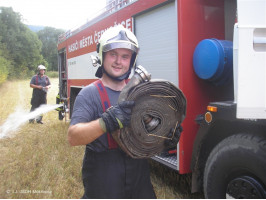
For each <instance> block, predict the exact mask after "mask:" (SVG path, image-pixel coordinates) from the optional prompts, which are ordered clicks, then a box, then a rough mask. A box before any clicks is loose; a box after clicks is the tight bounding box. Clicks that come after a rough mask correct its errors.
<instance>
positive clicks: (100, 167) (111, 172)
mask: <svg viewBox="0 0 266 200" xmlns="http://www.w3.org/2000/svg"><path fill="white" fill-rule="evenodd" d="M82 178H83V185H84V190H85V192H84V196H83V198H84V199H85V198H91V199H96V198H99V199H155V198H156V195H155V193H154V190H153V187H152V184H151V181H150V172H149V164H148V161H147V160H145V159H132V158H131V157H129V156H127V155H126V154H125V153H124V152H122V151H121V150H119V149H113V150H108V151H104V152H101V153H96V152H93V151H86V154H85V158H84V160H83V167H82Z"/></svg>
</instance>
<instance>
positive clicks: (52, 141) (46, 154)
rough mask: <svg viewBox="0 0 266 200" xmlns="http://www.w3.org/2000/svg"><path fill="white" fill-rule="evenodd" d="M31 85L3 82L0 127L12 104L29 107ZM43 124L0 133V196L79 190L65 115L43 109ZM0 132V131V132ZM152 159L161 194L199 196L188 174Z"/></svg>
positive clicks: (78, 157) (76, 194)
mask: <svg viewBox="0 0 266 200" xmlns="http://www.w3.org/2000/svg"><path fill="white" fill-rule="evenodd" d="M51 82H52V88H51V90H50V91H49V93H48V104H55V97H56V95H57V92H58V80H57V79H55V78H54V79H51ZM31 93H32V89H31V88H30V87H29V80H25V81H16V82H7V83H4V84H3V85H2V86H1V87H0V94H1V97H0V99H1V101H0V127H1V125H2V124H3V123H4V122H5V121H6V120H7V117H8V116H9V115H10V114H11V113H13V112H15V111H16V110H17V109H23V110H25V112H28V111H29V109H30V99H31ZM43 121H44V124H43V125H40V124H28V123H25V124H23V125H22V126H21V127H20V128H19V129H18V130H16V131H13V132H9V133H8V134H9V135H10V137H8V138H3V139H0V152H1V153H0V180H1V183H0V198H16V199H21V198H23V199H28V198H31V199H36V198H38V199H43V198H45V199H61V198H64V199H72V198H80V197H81V196H82V194H83V186H82V181H81V166H82V159H83V152H84V147H83V146H80V147H70V146H69V145H68V142H67V129H68V125H69V122H68V121H67V120H63V121H59V120H58V113H57V111H51V112H49V113H46V114H44V119H43ZM0 134H1V132H0ZM150 163H151V172H152V173H151V179H152V183H153V186H154V189H155V192H156V195H157V198H160V199H165V198H167V199H173V198H186V199H187V198H203V196H202V194H193V195H192V194H190V175H182V176H181V175H178V174H177V173H176V172H175V171H172V170H170V169H168V168H165V167H162V166H161V165H159V164H158V163H155V162H154V161H150Z"/></svg>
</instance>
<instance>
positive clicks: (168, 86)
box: [112, 66, 186, 158]
mask: <svg viewBox="0 0 266 200" xmlns="http://www.w3.org/2000/svg"><path fill="white" fill-rule="evenodd" d="M150 77H151V76H150V74H148V72H147V71H146V70H145V69H144V68H143V67H142V66H138V67H137V68H136V70H135V74H134V76H133V77H132V78H131V80H130V81H129V83H128V84H127V85H126V86H125V88H124V89H123V90H122V92H121V94H120V96H119V99H118V102H121V101H124V100H133V101H135V106H134V108H133V110H132V115H131V122H130V126H129V127H125V128H123V129H120V130H117V131H115V132H113V133H112V135H113V138H114V139H115V140H116V142H117V143H118V145H119V146H120V147H121V149H122V150H123V151H125V152H126V153H127V154H128V155H129V156H131V157H132V158H149V157H152V156H154V155H157V154H159V153H160V152H162V151H163V150H164V148H165V147H164V142H165V140H171V139H172V138H171V137H169V136H168V134H169V132H170V130H171V129H172V128H174V129H176V127H177V126H178V124H181V123H182V121H183V120H184V118H185V115H186V99H185V97H184V95H183V93H182V91H181V90H179V89H178V88H177V87H176V86H174V85H173V84H172V83H170V82H168V81H165V80H150Z"/></svg>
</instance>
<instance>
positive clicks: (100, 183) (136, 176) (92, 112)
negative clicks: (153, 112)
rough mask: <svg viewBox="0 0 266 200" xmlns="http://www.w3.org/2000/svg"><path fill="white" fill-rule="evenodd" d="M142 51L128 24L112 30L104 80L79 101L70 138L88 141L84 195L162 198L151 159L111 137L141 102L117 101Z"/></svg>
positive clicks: (104, 48)
mask: <svg viewBox="0 0 266 200" xmlns="http://www.w3.org/2000/svg"><path fill="white" fill-rule="evenodd" d="M138 50H139V47H138V41H137V38H136V37H135V35H134V34H133V33H132V32H130V31H129V30H127V29H125V28H124V27H123V26H117V27H114V28H110V29H108V30H107V31H106V32H105V33H104V34H103V35H102V36H101V39H100V40H99V44H98V45H97V52H98V55H99V60H98V62H99V64H100V65H101V66H100V67H99V68H98V70H97V72H96V76H97V77H99V78H100V79H99V80H98V81H96V82H94V83H92V84H90V85H88V86H87V87H85V88H83V89H82V90H81V91H80V92H79V94H78V96H77V98H76V100H75V104H74V109H73V114H72V117H71V123H70V127H69V129H68V140H69V143H70V145H72V146H76V145H86V149H85V155H84V160H83V166H82V179H83V185H84V190H85V191H84V196H83V198H105V199H108V198H116V199H118V198H122V199H128V198H156V196H155V193H154V190H153V187H152V184H151V181H150V172H149V165H148V161H147V160H146V159H133V158H131V157H129V156H128V155H126V153H124V152H123V151H122V150H121V149H120V148H119V147H118V145H117V143H116V142H115V140H114V139H113V138H112V135H111V133H112V132H113V131H115V130H118V129H121V128H123V127H124V126H128V125H129V123H130V117H131V109H132V108H133V106H134V104H135V103H134V102H133V101H124V102H120V103H119V104H117V102H118V97H119V94H120V92H121V90H122V89H123V87H124V86H125V85H126V79H128V77H129V75H130V72H131V69H132V68H134V66H135V61H136V57H137V54H138ZM101 99H102V100H101ZM111 106H112V107H111ZM108 107H109V109H107V108H108Z"/></svg>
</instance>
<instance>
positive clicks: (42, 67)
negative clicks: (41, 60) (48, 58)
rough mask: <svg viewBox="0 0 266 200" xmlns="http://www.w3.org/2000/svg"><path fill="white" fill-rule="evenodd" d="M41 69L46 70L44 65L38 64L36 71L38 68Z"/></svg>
mask: <svg viewBox="0 0 266 200" xmlns="http://www.w3.org/2000/svg"><path fill="white" fill-rule="evenodd" d="M42 69H44V70H46V67H45V66H44V65H39V66H38V71H40V70H42Z"/></svg>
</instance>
